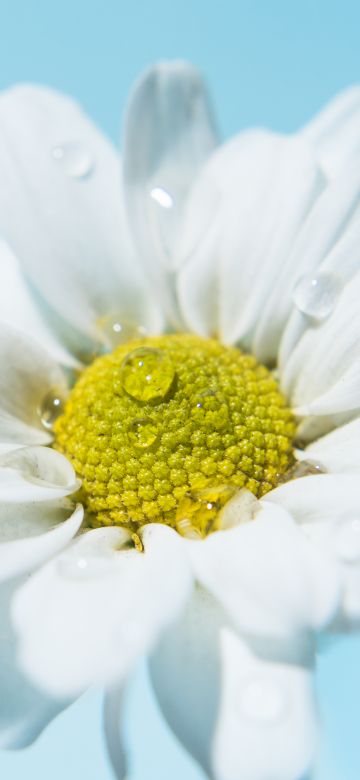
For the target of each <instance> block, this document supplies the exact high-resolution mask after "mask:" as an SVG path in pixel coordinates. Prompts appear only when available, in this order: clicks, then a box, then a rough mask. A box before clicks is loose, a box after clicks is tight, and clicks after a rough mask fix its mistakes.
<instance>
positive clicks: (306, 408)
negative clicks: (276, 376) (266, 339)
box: [281, 272, 360, 416]
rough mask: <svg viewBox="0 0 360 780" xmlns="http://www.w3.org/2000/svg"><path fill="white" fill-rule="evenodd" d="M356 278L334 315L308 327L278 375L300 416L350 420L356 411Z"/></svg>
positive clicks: (359, 321) (359, 287) (359, 344)
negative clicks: (342, 414)
mask: <svg viewBox="0 0 360 780" xmlns="http://www.w3.org/2000/svg"><path fill="white" fill-rule="evenodd" d="M359 294H360V272H359V273H357V274H356V276H355V277H354V278H353V279H352V280H351V281H350V282H348V284H346V285H345V287H344V288H343V290H342V292H341V293H340V294H339V301H338V303H337V306H336V308H335V310H334V311H333V313H332V314H331V315H330V316H329V317H328V319H327V320H326V321H324V322H322V323H321V324H320V325H319V326H316V325H313V327H308V328H307V330H306V332H305V333H304V334H303V336H302V338H301V339H300V341H299V342H298V344H297V346H296V348H295V349H294V351H293V353H292V355H291V356H290V357H289V359H288V361H287V363H286V365H285V366H284V369H283V371H282V380H281V381H282V387H283V389H284V392H285V393H286V395H287V397H288V398H289V399H290V401H291V404H292V406H293V407H295V411H296V413H297V414H298V415H300V416H305V415H306V416H309V415H336V414H338V413H340V412H346V413H349V414H350V415H352V416H353V413H354V411H355V410H356V409H358V408H359V407H360V382H359V377H360V340H359V333H360V313H359V306H358V301H359Z"/></svg>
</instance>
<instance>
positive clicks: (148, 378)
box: [120, 347, 175, 403]
mask: <svg viewBox="0 0 360 780" xmlns="http://www.w3.org/2000/svg"><path fill="white" fill-rule="evenodd" d="M120 372H121V384H122V387H123V389H124V390H125V392H126V393H127V394H128V395H129V396H130V398H133V399H135V400H136V401H142V402H143V403H148V402H153V403H160V401H164V400H165V399H166V396H167V395H168V393H169V391H170V389H171V387H172V386H173V384H174V381H175V370H174V367H173V365H172V362H171V361H170V360H169V358H168V357H166V355H165V354H164V353H163V352H162V351H161V350H160V349H150V348H149V347H139V348H138V349H134V350H133V351H132V352H129V354H128V355H127V356H126V357H125V359H124V361H123V363H122V365H121V369H120Z"/></svg>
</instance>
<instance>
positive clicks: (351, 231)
mask: <svg viewBox="0 0 360 780" xmlns="http://www.w3.org/2000/svg"><path fill="white" fill-rule="evenodd" d="M359 241H360V158H358V161H357V163H356V164H355V165H352V166H350V167H349V168H347V169H346V171H345V172H344V173H343V175H342V176H339V177H338V178H337V179H336V181H334V182H333V183H332V184H331V185H329V187H327V189H326V190H325V191H324V193H323V194H322V195H321V196H320V198H319V200H318V202H317V203H316V204H315V206H314V208H313V209H312V211H311V212H310V215H309V217H308V219H307V220H306V222H305V224H304V227H303V229H302V230H301V232H300V235H299V237H298V240H297V241H296V242H295V245H294V247H293V250H292V252H291V257H290V263H289V273H288V277H287V284H288V288H289V289H290V290H291V293H293V290H294V287H295V284H296V282H297V280H298V279H299V278H300V277H301V276H303V275H306V274H307V275H310V276H311V277H313V276H317V275H318V273H319V272H325V273H330V274H334V275H335V276H336V277H337V278H338V279H339V281H341V282H342V284H343V285H346V283H347V282H349V281H350V280H351V279H352V278H353V276H354V275H355V274H356V273H357V271H358V245H359ZM290 271H291V273H290ZM315 327H316V325H315V323H314V320H313V319H311V318H309V317H306V316H304V315H303V314H302V313H301V312H300V311H299V310H298V309H297V308H296V307H295V306H293V313H292V315H291V317H290V319H289V321H288V323H287V325H286V328H285V332H284V335H283V338H282V342H281V346H280V364H281V366H282V367H283V368H284V369H285V370H286V363H287V362H288V361H289V359H290V358H291V356H292V353H293V350H294V348H295V346H296V344H297V342H298V341H299V339H300V337H301V336H302V334H303V333H305V331H306V329H310V332H314V333H316V330H314V328H315Z"/></svg>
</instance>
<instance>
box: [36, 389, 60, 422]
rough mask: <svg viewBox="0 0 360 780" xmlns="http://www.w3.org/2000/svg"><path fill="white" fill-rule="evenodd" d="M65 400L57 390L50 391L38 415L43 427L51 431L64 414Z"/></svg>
mask: <svg viewBox="0 0 360 780" xmlns="http://www.w3.org/2000/svg"><path fill="white" fill-rule="evenodd" d="M64 403H65V401H64V398H63V397H62V396H61V394H60V393H57V392H56V391H55V390H50V392H49V393H47V395H46V396H45V398H44V399H43V401H42V402H41V404H40V407H39V410H38V413H39V417H40V420H41V423H42V425H43V426H44V428H46V430H48V431H51V430H52V428H53V426H54V423H55V422H56V420H57V418H58V417H60V415H61V414H62V413H63V410H64Z"/></svg>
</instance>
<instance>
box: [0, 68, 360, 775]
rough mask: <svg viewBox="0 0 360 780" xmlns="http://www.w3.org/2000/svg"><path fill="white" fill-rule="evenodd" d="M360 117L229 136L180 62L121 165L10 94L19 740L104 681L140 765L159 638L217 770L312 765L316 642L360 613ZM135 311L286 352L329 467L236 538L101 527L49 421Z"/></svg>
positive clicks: (2, 150) (24, 93)
mask: <svg viewBox="0 0 360 780" xmlns="http://www.w3.org/2000/svg"><path fill="white" fill-rule="evenodd" d="M359 129H360V90H359V89H356V88H354V89H351V90H349V91H348V92H346V93H344V94H343V95H341V96H340V97H339V98H337V99H336V100H335V101H334V102H333V103H332V104H331V105H330V106H329V107H328V108H326V109H325V111H324V112H323V113H322V114H320V116H319V117H317V118H316V119H315V120H314V121H313V122H312V123H311V124H309V125H308V126H307V127H305V128H304V129H303V130H302V131H301V132H299V133H298V134H297V135H296V136H293V137H291V138H290V137H283V136H280V135H276V134H274V133H269V132H266V131H262V130H255V131H250V132H246V133H242V134H240V135H239V136H238V137H236V138H234V139H232V140H231V141H229V142H228V143H226V144H224V145H223V146H221V147H219V148H216V145H217V135H216V131H215V127H214V123H213V120H212V116H211V111H210V109H209V104H208V99H207V96H206V93H205V91H204V87H203V84H202V82H201V79H200V78H199V75H198V74H197V73H196V72H195V71H194V70H193V69H192V68H191V67H190V66H188V65H186V64H183V63H176V64H170V65H160V66H156V67H155V68H152V69H150V70H148V71H147V72H146V73H145V74H144V76H143V77H142V78H141V79H140V81H139V82H138V83H137V85H136V87H135V90H134V92H133V95H132V97H131V100H130V105H129V108H128V113H127V117H126V122H125V136H124V157H123V167H122V174H121V173H120V166H119V160H118V157H117V154H116V152H115V151H114V150H113V148H112V147H111V145H110V144H109V143H108V141H107V140H106V139H105V138H103V136H102V135H101V133H100V132H99V131H98V130H97V129H96V128H95V127H94V126H93V125H92V124H91V123H90V122H89V120H88V119H87V118H86V117H85V116H84V114H83V113H82V112H81V111H80V109H79V108H78V107H77V106H76V105H75V104H74V103H73V102H72V101H70V100H69V99H67V98H64V97H63V96H60V95H57V94H55V93H54V92H52V91H51V90H48V89H45V88H39V87H31V86H24V87H16V88H14V89H11V90H9V91H7V92H4V93H3V94H2V95H1V97H0V232H1V234H2V236H3V238H4V240H5V241H6V244H5V243H3V244H2V245H1V266H0V316H1V320H2V326H1V333H0V366H1V374H0V387H1V396H0V452H1V460H0V536H1V545H0V580H1V582H2V585H1V588H0V600H1V610H0V637H1V640H0V657H1V666H0V699H1V706H0V742H1V745H2V746H22V745H25V744H28V743H29V742H30V741H31V740H32V739H34V738H35V737H36V736H37V734H38V733H39V731H40V730H41V729H42V728H43V726H44V725H45V724H46V723H47V722H48V720H49V719H51V718H52V717H53V716H54V715H55V714H56V712H58V711H59V710H60V709H61V708H62V707H64V706H66V705H67V704H68V703H69V702H70V701H72V700H73V699H74V697H76V696H77V695H79V694H80V693H81V692H82V691H83V690H84V689H86V688H87V687H88V686H90V685H92V684H93V683H101V684H104V685H105V686H107V687H108V689H109V693H108V696H107V699H106V712H105V723H106V729H107V737H108V742H109V749H110V753H111V755H112V759H113V762H114V766H115V768H116V771H117V774H118V776H119V777H123V776H124V772H125V767H124V759H123V752H122V749H121V737H120V734H119V729H118V723H117V718H118V715H119V708H120V704H121V691H122V688H123V683H124V680H125V677H126V674H127V672H128V671H129V670H130V669H131V668H132V667H133V666H134V664H135V663H136V661H137V660H138V659H139V657H140V655H141V654H143V653H146V652H147V653H149V654H150V670H151V678H152V681H153V685H154V690H155V693H156V696H157V698H158V700H159V702H160V705H161V707H162V710H163V712H164V714H165V716H166V718H167V719H168V722H169V723H170V724H171V726H172V727H173V729H174V731H175V732H176V734H177V735H178V736H179V738H180V739H181V740H182V742H183V743H184V744H185V746H186V747H187V748H188V750H190V751H191V752H192V753H193V755H194V756H195V757H196V758H197V760H198V761H199V762H200V763H201V764H202V766H203V767H204V769H205V771H206V772H207V773H208V775H209V777H212V778H214V779H215V780H240V778H243V779H244V780H300V778H301V777H303V776H304V773H306V772H307V770H308V768H309V766H310V764H311V761H312V756H313V750H314V745H315V742H316V716H315V708H314V693H313V689H312V671H313V668H314V656H315V650H314V648H315V636H316V634H317V633H318V632H320V631H322V630H326V629H327V628H329V629H331V630H334V628H336V629H341V628H343V629H348V628H350V627H356V626H357V624H358V623H359V619H360V566H359V563H360V488H359V483H358V476H357V475H358V472H359V468H360V447H359V439H360V418H359V416H358V415H359V409H360V384H359V373H360V340H359V331H360V315H359V308H358V299H359V291H360V272H359V267H358V246H359V240H360V197H359V196H360V166H359V159H360V158H359V155H360V143H359V137H360V135H359ZM121 176H122V180H123V185H124V186H123V188H122V187H121ZM10 247H11V249H10ZM104 318H105V320H104ZM106 318H108V319H106ZM117 318H118V320H119V323H123V324H125V326H126V327H130V326H128V323H129V322H130V323H139V324H140V325H141V327H143V328H145V329H146V330H147V332H149V333H159V332H161V331H162V330H163V329H164V328H165V327H167V328H168V329H169V328H178V329H181V330H187V331H194V332H195V333H198V334H200V335H201V336H204V337H206V336H209V335H211V334H213V333H214V332H216V333H217V334H218V336H219V338H220V340H222V341H224V342H225V343H228V344H236V345H240V346H242V347H243V348H244V349H246V350H248V351H251V352H253V353H254V355H255V356H256V358H257V359H258V360H259V361H262V362H264V363H268V364H270V365H271V366H273V365H274V363H275V361H277V365H278V372H279V377H280V383H281V386H282V389H283V392H284V393H285V394H286V397H287V399H288V402H289V404H291V406H292V407H293V408H294V409H295V412H296V413H297V414H298V415H299V417H300V418H301V423H300V427H299V432H298V440H299V441H300V440H301V441H302V444H303V447H305V449H299V450H298V452H297V457H298V459H299V460H305V462H308V461H309V460H310V461H312V463H313V464H315V465H313V471H314V472H315V473H313V474H310V475H306V476H304V477H302V478H298V479H293V480H290V481H288V482H286V483H284V484H280V485H279V486H278V487H276V488H275V489H274V490H272V491H271V492H269V493H267V494H266V496H265V497H264V498H262V499H260V501H259V502H256V500H255V499H254V501H253V502H250V504H249V503H248V502H247V501H246V495H245V499H244V496H243V495H241V496H240V497H239V498H237V499H236V501H235V504H233V505H232V523H233V527H232V528H231V529H230V530H226V531H215V532H214V533H212V534H210V535H209V536H207V537H206V538H205V539H203V540H201V541H198V540H191V539H184V538H183V537H181V536H180V535H179V534H178V533H177V532H176V531H174V530H173V529H172V528H170V527H168V526H166V525H164V524H151V523H150V524H147V525H145V526H144V527H143V529H142V530H140V531H139V535H140V536H141V540H142V544H143V546H144V551H143V552H141V551H139V550H138V549H136V548H135V547H133V546H131V545H130V542H131V533H130V532H129V530H127V529H126V528H121V527H103V528H96V529H92V530H89V529H88V528H87V526H86V525H85V526H83V527H82V528H81V524H82V519H83V509H82V507H81V506H78V507H77V508H76V509H74V506H73V503H72V500H71V499H70V498H69V497H70V496H71V495H72V494H73V493H74V492H75V491H76V490H77V489H78V486H79V483H78V481H77V477H76V475H75V472H74V470H73V468H72V466H71V465H70V463H69V462H68V461H67V460H66V458H65V457H64V456H63V455H61V454H60V453H59V452H57V451H55V450H53V449H51V448H50V447H49V446H48V445H49V444H50V443H51V441H52V432H51V429H50V428H49V429H46V427H44V422H46V420H45V418H44V414H45V412H46V411H47V412H48V413H49V414H50V416H51V412H52V411H54V410H52V409H51V396H49V395H48V394H49V393H51V392H52V390H53V388H54V387H56V388H57V390H58V391H59V390H60V391H61V392H63V393H65V392H66V382H67V376H68V372H67V371H65V370H64V366H65V367H66V366H67V367H72V368H76V367H78V366H79V361H80V362H81V356H82V357H84V355H85V354H89V353H91V351H92V349H94V348H96V345H97V344H98V341H99V338H100V337H101V328H99V322H101V321H102V323H103V324H104V322H105V323H107V326H109V324H110V326H111V322H116V321H117ZM131 327H135V326H133V325H131ZM131 327H130V330H131ZM103 333H104V331H103ZM94 345H95V346H94ZM61 366H62V367H61ZM47 399H50V400H47ZM47 403H48V407H47ZM49 404H50V406H49ZM41 417H42V418H43V419H41ZM317 463H320V464H321V472H322V473H316V470H317V466H316V464H317ZM304 473H305V474H306V466H305V468H304ZM254 505H255V515H254ZM234 507H235V508H234ZM234 521H235V522H234ZM247 521H248V522H247ZM29 575H31V576H29Z"/></svg>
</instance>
